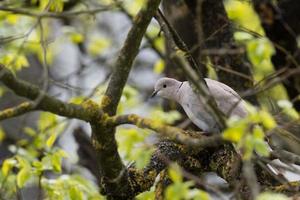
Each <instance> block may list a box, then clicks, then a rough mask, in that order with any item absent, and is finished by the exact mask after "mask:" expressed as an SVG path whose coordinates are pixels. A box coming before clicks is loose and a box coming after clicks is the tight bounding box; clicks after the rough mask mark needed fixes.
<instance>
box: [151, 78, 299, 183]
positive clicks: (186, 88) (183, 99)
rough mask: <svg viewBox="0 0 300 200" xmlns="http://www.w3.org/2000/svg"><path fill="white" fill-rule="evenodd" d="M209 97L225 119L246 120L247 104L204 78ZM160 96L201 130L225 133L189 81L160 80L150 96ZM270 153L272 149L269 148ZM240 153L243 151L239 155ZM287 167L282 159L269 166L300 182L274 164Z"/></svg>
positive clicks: (278, 173)
mask: <svg viewBox="0 0 300 200" xmlns="http://www.w3.org/2000/svg"><path fill="white" fill-rule="evenodd" d="M204 80H205V82H206V85H207V87H208V90H209V92H210V95H212V97H213V98H214V100H215V102H216V104H217V107H218V109H219V110H220V111H221V112H222V113H223V114H224V115H225V116H226V117H231V116H237V117H240V118H244V117H247V114H248V113H247V110H246V106H245V101H244V100H243V99H242V98H241V97H240V96H239V95H238V94H237V92H235V91H234V90H233V89H232V88H231V87H229V86H228V85H225V84H224V83H221V82H219V81H216V80H212V79H209V78H205V79H204ZM154 96H160V97H162V98H166V99H169V100H174V101H176V102H177V103H179V104H180V105H181V106H182V107H183V109H184V111H185V113H186V114H187V116H188V117H189V119H190V120H191V121H192V122H193V123H194V124H195V125H196V126H197V127H199V128H200V129H202V130H203V131H205V132H209V133H220V132H221V131H222V130H220V128H219V127H218V123H217V122H216V121H215V119H214V117H213V116H212V115H211V114H210V112H209V111H208V107H207V100H206V99H205V98H203V97H201V96H198V94H196V93H195V92H194V91H193V89H192V87H191V86H190V84H189V82H188V81H184V82H181V81H178V80H176V79H173V78H166V77H164V78H160V79H159V80H158V81H157V82H156V84H155V87H154V92H153V93H152V95H151V97H154ZM269 150H270V151H272V149H271V148H270V147H269ZM239 153H241V152H239ZM272 163H273V164H277V165H281V166H287V165H286V164H285V163H283V162H281V161H280V160H279V159H275V160H272V161H271V163H270V164H267V166H268V168H269V169H270V170H271V171H272V172H273V173H274V174H276V175H281V176H283V177H284V178H286V179H287V180H288V181H299V180H300V175H299V174H297V173H292V172H288V171H287V170H280V169H278V168H277V167H274V166H272V165H271V164H272ZM292 167H294V168H297V170H300V166H298V165H295V164H292Z"/></svg>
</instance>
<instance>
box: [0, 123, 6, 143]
mask: <svg viewBox="0 0 300 200" xmlns="http://www.w3.org/2000/svg"><path fill="white" fill-rule="evenodd" d="M4 138H5V132H4V130H3V128H2V127H1V126H0V143H1V142H2V141H3V140H4Z"/></svg>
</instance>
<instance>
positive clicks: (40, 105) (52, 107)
mask: <svg viewBox="0 0 300 200" xmlns="http://www.w3.org/2000/svg"><path fill="white" fill-rule="evenodd" d="M0 81H1V82H2V83H3V84H4V85H5V86H6V87H8V88H9V89H11V90H12V91H13V92H14V93H16V94H17V95H19V96H22V97H25V98H28V99H30V100H32V101H35V100H36V99H37V98H39V97H42V98H41V99H40V100H39V101H38V102H37V105H36V106H35V107H34V108H33V107H32V106H26V107H27V108H26V109H24V107H23V108H18V110H19V111H20V109H21V110H22V109H23V110H22V111H23V112H22V113H19V114H24V112H25V111H26V112H28V111H30V110H42V111H47V112H52V113H54V114H57V115H60V116H64V117H68V118H77V119H81V120H84V121H91V118H93V116H92V115H91V113H90V112H88V111H87V109H85V108H84V107H82V106H80V105H76V104H72V103H65V102H63V101H61V100H59V99H56V98H54V97H51V96H49V95H48V94H46V93H44V92H43V91H41V90H40V89H39V88H38V87H37V86H35V85H32V84H30V83H28V82H26V81H22V80H19V79H17V78H16V77H15V76H14V74H13V73H12V72H11V71H10V70H8V69H7V68H5V66H3V65H1V64H0ZM23 106H24V105H23ZM21 107H22V106H21ZM29 107H31V108H30V109H29ZM99 112H101V111H100V110H99ZM99 114H100V113H99Z"/></svg>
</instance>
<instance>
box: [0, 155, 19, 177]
mask: <svg viewBox="0 0 300 200" xmlns="http://www.w3.org/2000/svg"><path fill="white" fill-rule="evenodd" d="M16 164H17V161H16V160H15V159H14V158H9V159H6V160H4V162H3V164H2V169H1V170H2V174H3V176H5V177H6V176H7V175H8V173H9V172H10V170H11V169H12V168H13V167H14V166H16Z"/></svg>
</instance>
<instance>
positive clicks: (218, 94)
mask: <svg viewBox="0 0 300 200" xmlns="http://www.w3.org/2000/svg"><path fill="white" fill-rule="evenodd" d="M205 81H206V83H207V86H208V88H209V91H210V93H211V95H212V96H213V97H214V98H215V101H216V103H217V105H218V107H219V109H220V110H221V111H222V112H223V113H224V114H225V115H226V116H231V115H237V116H239V117H245V116H246V115H247V111H246V108H245V105H244V103H245V102H244V101H243V100H242V98H241V97H240V96H239V95H238V93H236V91H234V90H233V89H232V88H231V87H229V86H227V85H225V84H223V83H221V82H218V81H215V80H212V79H208V78H206V79H205Z"/></svg>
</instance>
